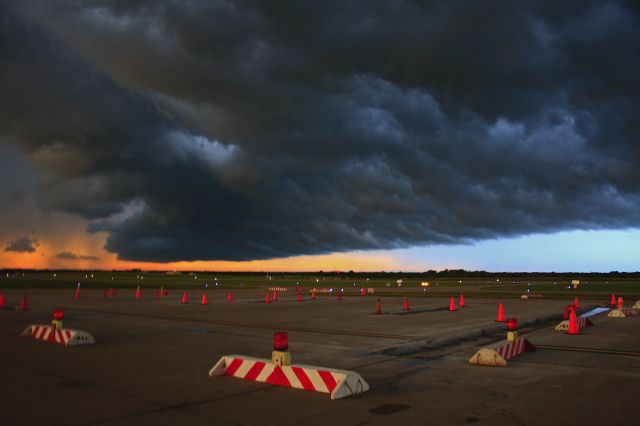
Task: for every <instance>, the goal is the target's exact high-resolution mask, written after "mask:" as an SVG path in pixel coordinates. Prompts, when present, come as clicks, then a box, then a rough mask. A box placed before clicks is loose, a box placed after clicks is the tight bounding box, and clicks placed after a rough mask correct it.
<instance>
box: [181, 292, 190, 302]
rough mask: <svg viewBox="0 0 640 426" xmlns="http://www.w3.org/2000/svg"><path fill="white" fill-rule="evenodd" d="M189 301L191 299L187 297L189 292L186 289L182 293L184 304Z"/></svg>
mask: <svg viewBox="0 0 640 426" xmlns="http://www.w3.org/2000/svg"><path fill="white" fill-rule="evenodd" d="M188 301H189V299H188V298H187V292H186V291H185V292H184V293H183V294H182V304H183V305H185V304H186V303H187V302H188Z"/></svg>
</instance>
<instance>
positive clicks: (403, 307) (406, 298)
mask: <svg viewBox="0 0 640 426" xmlns="http://www.w3.org/2000/svg"><path fill="white" fill-rule="evenodd" d="M402 309H404V310H405V311H408V310H409V298H408V297H405V298H404V304H403V305H402Z"/></svg>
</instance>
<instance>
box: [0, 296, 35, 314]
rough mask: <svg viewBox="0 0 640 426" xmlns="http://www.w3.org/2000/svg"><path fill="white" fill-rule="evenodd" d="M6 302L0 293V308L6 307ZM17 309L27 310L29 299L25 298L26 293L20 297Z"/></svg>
mask: <svg viewBox="0 0 640 426" xmlns="http://www.w3.org/2000/svg"><path fill="white" fill-rule="evenodd" d="M6 308H7V304H6V301H5V299H4V293H0V309H6ZM18 310H19V311H28V310H29V300H28V299H27V295H26V294H23V295H22V299H20V304H19V305H18Z"/></svg>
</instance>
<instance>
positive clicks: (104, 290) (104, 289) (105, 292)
mask: <svg viewBox="0 0 640 426" xmlns="http://www.w3.org/2000/svg"><path fill="white" fill-rule="evenodd" d="M102 297H104V298H105V299H106V297H107V289H106V288H103V289H102Z"/></svg>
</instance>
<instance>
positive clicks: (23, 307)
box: [18, 294, 29, 311]
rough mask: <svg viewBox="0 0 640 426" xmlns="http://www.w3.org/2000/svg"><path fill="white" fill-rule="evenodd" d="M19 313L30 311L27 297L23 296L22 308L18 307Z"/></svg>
mask: <svg viewBox="0 0 640 426" xmlns="http://www.w3.org/2000/svg"><path fill="white" fill-rule="evenodd" d="M18 310H19V311H28V310H29V301H28V300H27V295H26V294H25V295H23V296H22V300H20V306H18Z"/></svg>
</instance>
